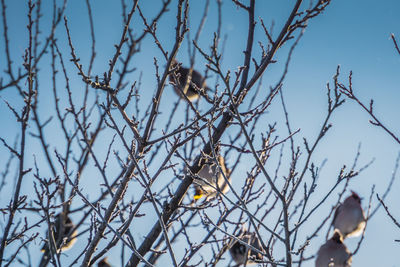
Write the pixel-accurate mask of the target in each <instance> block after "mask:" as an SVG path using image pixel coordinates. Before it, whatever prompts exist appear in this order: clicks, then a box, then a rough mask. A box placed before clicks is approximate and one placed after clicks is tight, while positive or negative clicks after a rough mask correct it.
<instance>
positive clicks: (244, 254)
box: [229, 231, 263, 266]
mask: <svg viewBox="0 0 400 267" xmlns="http://www.w3.org/2000/svg"><path fill="white" fill-rule="evenodd" d="M239 236H240V235H239ZM239 239H240V240H241V241H243V242H244V243H246V244H248V245H250V246H252V247H254V248H256V249H258V250H259V251H263V249H262V246H261V243H260V240H259V239H258V238H257V236H256V234H255V233H250V232H248V231H245V232H244V233H243V235H242V236H241V237H240V238H239ZM229 253H230V254H231V257H232V259H233V260H234V261H235V263H236V264H237V265H238V266H239V265H241V264H243V265H251V264H255V263H257V261H262V255H261V253H259V252H256V251H255V250H252V249H250V248H249V247H248V246H246V245H244V244H242V243H240V242H239V241H237V240H235V241H234V243H233V245H232V247H231V248H230V249H229Z"/></svg>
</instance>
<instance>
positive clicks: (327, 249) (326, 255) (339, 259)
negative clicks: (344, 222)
mask: <svg viewBox="0 0 400 267" xmlns="http://www.w3.org/2000/svg"><path fill="white" fill-rule="evenodd" d="M351 261H352V259H351V253H350V251H349V250H348V249H347V247H346V245H345V244H343V237H342V235H341V233H340V232H339V231H338V230H335V231H334V233H333V236H332V237H331V239H329V240H327V241H326V242H325V244H323V245H322V246H321V247H320V248H319V250H318V253H317V259H316V260H315V267H350V266H351Z"/></svg>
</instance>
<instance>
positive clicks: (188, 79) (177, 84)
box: [169, 59, 210, 102]
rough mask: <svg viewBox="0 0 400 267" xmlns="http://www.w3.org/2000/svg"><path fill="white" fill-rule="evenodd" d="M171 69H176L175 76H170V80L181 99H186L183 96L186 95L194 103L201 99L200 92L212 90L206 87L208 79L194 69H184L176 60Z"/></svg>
mask: <svg viewBox="0 0 400 267" xmlns="http://www.w3.org/2000/svg"><path fill="white" fill-rule="evenodd" d="M171 67H172V68H176V71H175V75H173V74H170V75H169V80H170V82H171V83H172V85H173V87H174V90H175V92H176V93H177V95H178V96H180V97H181V98H184V96H183V95H182V93H184V94H185V95H186V96H187V98H188V99H189V100H190V101H191V102H192V101H194V100H197V99H198V98H199V96H200V91H202V90H205V91H208V90H210V88H209V87H207V85H206V79H205V78H204V77H203V76H202V75H201V74H200V73H199V72H198V71H196V70H194V69H193V68H190V69H189V68H185V67H182V66H181V65H180V63H178V61H176V60H175V59H174V60H173V61H172V64H171ZM175 77H176V80H175Z"/></svg>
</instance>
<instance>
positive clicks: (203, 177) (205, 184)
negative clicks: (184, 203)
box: [193, 155, 230, 201]
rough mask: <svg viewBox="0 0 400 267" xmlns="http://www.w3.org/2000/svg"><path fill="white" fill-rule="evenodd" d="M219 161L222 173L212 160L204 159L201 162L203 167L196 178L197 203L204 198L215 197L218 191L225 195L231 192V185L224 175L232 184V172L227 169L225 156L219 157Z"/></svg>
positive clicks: (195, 197)
mask: <svg viewBox="0 0 400 267" xmlns="http://www.w3.org/2000/svg"><path fill="white" fill-rule="evenodd" d="M217 159H218V163H219V165H220V166H221V170H222V172H221V170H220V169H219V168H218V166H217V164H216V163H215V162H213V161H212V159H202V160H201V161H200V164H202V167H201V169H200V171H199V172H198V173H197V175H196V177H195V178H194V185H195V194H194V197H193V198H194V200H195V201H197V200H199V199H201V198H202V197H206V199H209V198H213V197H215V196H216V195H217V193H218V190H217V189H219V190H220V191H221V192H222V193H223V194H225V193H227V192H228V191H229V185H228V183H227V182H226V180H225V178H224V175H225V177H226V178H227V179H228V181H229V182H230V170H229V169H227V167H226V165H225V159H224V157H223V156H221V155H218V156H217ZM222 173H223V174H222Z"/></svg>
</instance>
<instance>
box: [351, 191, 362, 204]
mask: <svg viewBox="0 0 400 267" xmlns="http://www.w3.org/2000/svg"><path fill="white" fill-rule="evenodd" d="M350 197H352V198H353V199H354V200H356V201H357V202H358V203H360V204H361V198H360V196H359V195H358V194H357V193H356V192H354V191H351V196H350Z"/></svg>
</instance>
